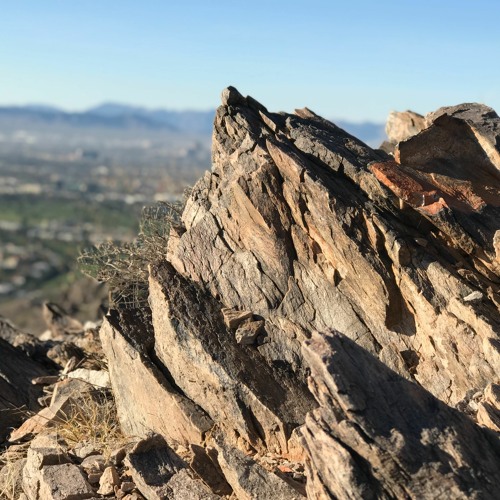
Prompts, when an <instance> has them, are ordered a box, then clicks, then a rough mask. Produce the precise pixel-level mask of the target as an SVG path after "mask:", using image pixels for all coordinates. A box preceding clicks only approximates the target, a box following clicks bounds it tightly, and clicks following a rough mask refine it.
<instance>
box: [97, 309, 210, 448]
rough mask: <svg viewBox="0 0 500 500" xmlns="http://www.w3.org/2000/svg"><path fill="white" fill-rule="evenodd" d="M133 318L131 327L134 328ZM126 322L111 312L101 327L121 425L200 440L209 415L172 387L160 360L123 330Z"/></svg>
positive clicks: (137, 432) (135, 431)
mask: <svg viewBox="0 0 500 500" xmlns="http://www.w3.org/2000/svg"><path fill="white" fill-rule="evenodd" d="M133 321H134V320H133V319H131V321H130V323H129V324H128V327H130V328H133V326H132V325H133V324H134V323H133ZM126 324H127V323H126V322H125V321H122V323H120V319H119V318H118V316H113V315H111V316H109V317H107V318H106V319H105V320H104V322H103V325H102V327H101V331H100V336H101V341H102V346H103V350H104V352H105V354H106V356H107V359H108V366H109V375H110V378H111V384H112V387H113V393H114V395H115V401H116V405H117V408H118V415H119V418H120V423H121V425H122V429H123V430H124V432H125V433H126V434H128V435H131V436H139V437H140V436H145V435H147V434H148V433H150V432H152V431H153V432H157V433H159V434H162V435H163V436H165V437H166V438H167V439H168V440H169V441H170V442H174V443H182V444H186V445H187V444H188V443H201V442H202V441H203V434H204V433H205V432H206V431H207V430H208V429H210V427H211V426H212V422H211V420H210V418H208V417H207V415H206V414H205V413H204V412H203V411H202V410H200V408H199V407H198V406H197V405H196V404H195V403H193V402H192V401H190V400H189V399H188V398H186V397H185V396H183V395H182V394H180V393H179V392H178V391H176V390H175V388H174V387H172V384H171V383H170V382H169V381H168V379H167V378H166V377H165V375H164V373H165V372H164V371H163V370H164V367H163V366H162V365H161V363H158V364H156V363H155V361H154V360H152V359H151V358H150V356H149V355H148V353H147V352H146V351H145V350H141V349H139V348H138V347H137V345H138V344H137V343H135V344H134V343H133V342H131V341H130V340H129V339H130V337H128V336H127V335H126V334H125V333H124V331H123V325H126ZM140 328H143V326H140ZM138 331H140V329H139V328H138ZM145 387H147V390H144V388H145Z"/></svg>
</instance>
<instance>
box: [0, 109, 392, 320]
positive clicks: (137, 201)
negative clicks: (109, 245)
mask: <svg viewBox="0 0 500 500" xmlns="http://www.w3.org/2000/svg"><path fill="white" fill-rule="evenodd" d="M214 113H215V112H214V111H185V112H180V111H175V112H174V111H166V110H153V111H151V110H146V109H143V108H138V107H131V106H124V105H119V104H104V105H101V106H98V107H96V108H93V109H91V110H88V111H85V112H82V113H68V112H65V111H62V110H59V109H57V108H53V107H50V106H24V107H0V314H5V315H9V316H10V317H11V318H12V319H14V320H17V321H18V323H21V325H20V326H23V324H24V323H25V322H27V321H28V319H27V317H26V310H27V308H28V309H32V308H36V306H37V305H39V304H40V302H41V301H42V300H45V298H47V296H50V294H51V290H52V289H61V283H63V284H64V283H72V284H74V283H75V282H76V283H78V282H79V280H80V279H81V277H80V276H79V275H78V271H77V270H76V268H75V260H76V257H77V255H78V253H79V251H80V250H81V249H83V248H86V247H89V246H92V245H96V244H99V243H100V242H103V241H108V240H113V241H130V240H132V239H133V238H134V236H135V235H136V233H137V227H138V219H139V217H140V211H141V208H142V207H143V206H145V205H149V204H152V203H155V202H158V201H173V200H176V199H179V198H180V197H181V196H182V193H183V191H184V189H185V188H186V187H187V186H192V185H193V184H194V183H195V182H196V180H197V179H198V178H199V177H200V176H201V175H202V173H203V172H204V171H205V170H207V169H209V168H210V158H211V150H210V148H211V132H212V122H213V117H214ZM337 124H338V125H339V126H341V127H343V128H345V129H346V130H348V131H349V132H351V133H353V134H354V135H356V136H358V137H360V138H361V139H364V140H365V141H366V142H367V143H369V144H370V145H372V146H373V147H376V146H378V145H379V144H380V143H381V142H382V141H383V139H384V127H383V125H382V124H372V123H364V124H352V123H346V122H337ZM56 285H57V287H56ZM76 286H78V285H76ZM77 295H78V294H77ZM66 306H67V307H68V308H70V309H71V308H72V309H73V310H76V309H78V305H77V304H66ZM28 325H29V326H30V327H31V328H33V325H32V324H29V322H28V323H26V326H28Z"/></svg>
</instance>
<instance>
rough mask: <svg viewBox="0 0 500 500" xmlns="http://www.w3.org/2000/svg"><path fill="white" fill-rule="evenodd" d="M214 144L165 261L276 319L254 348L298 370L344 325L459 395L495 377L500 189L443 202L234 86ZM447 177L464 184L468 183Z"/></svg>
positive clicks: (307, 116)
mask: <svg viewBox="0 0 500 500" xmlns="http://www.w3.org/2000/svg"><path fill="white" fill-rule="evenodd" d="M436 126H437V125H436ZM429 130H432V127H431V128H428V129H426V130H425V131H423V132H422V133H421V134H426V133H428V131H429ZM412 141H420V135H417V136H414V137H413V138H411V139H409V140H408V141H407V143H408V144H411V143H412ZM403 144H406V143H403ZM402 147H403V145H400V148H402ZM421 147H422V148H425V145H424V144H422V145H421ZM213 155H214V165H213V168H212V172H210V173H207V174H206V175H205V177H204V178H203V179H202V180H200V181H199V182H198V184H197V185H196V186H195V187H194V189H193V192H192V195H191V197H190V199H189V200H188V202H187V206H186V209H185V211H184V214H183V221H184V223H185V228H186V230H185V232H184V233H183V234H178V235H174V237H172V239H171V242H170V247H169V253H168V259H169V260H170V262H171V263H172V265H173V266H174V267H175V268H176V270H177V271H178V272H180V273H181V274H183V275H184V276H186V277H187V278H189V279H190V280H192V281H194V282H196V283H199V284H200V285H202V286H204V287H206V288H207V289H208V290H210V292H211V294H212V295H213V296H214V297H218V298H219V300H220V302H221V303H222V304H223V305H224V306H227V307H232V308H240V309H245V310H250V311H252V312H253V313H255V314H258V315H260V316H262V317H263V318H264V319H265V320H266V332H267V335H268V341H269V342H268V343H265V344H263V345H262V346H259V347H258V350H259V352H260V353H261V354H262V355H263V356H264V357H265V358H266V359H267V361H268V362H269V363H273V362H277V361H279V362H286V363H288V365H289V366H290V368H291V369H292V370H293V371H294V372H295V373H297V374H299V373H300V370H301V369H302V368H303V367H304V366H305V365H304V364H303V362H302V359H301V355H300V345H301V342H302V341H303V340H304V339H306V338H308V337H309V336H310V332H312V331H314V330H318V331H323V330H325V329H328V328H335V329H337V330H338V331H340V332H342V333H344V334H345V335H347V336H348V337H349V338H351V339H353V340H355V341H356V342H357V343H358V344H359V345H361V346H362V347H364V348H366V349H367V350H368V351H369V352H372V353H373V354H376V355H377V356H378V357H379V358H380V359H381V360H382V361H384V362H385V363H386V364H388V366H389V367H391V368H392V369H394V370H396V371H397V372H398V373H400V374H401V375H402V376H404V377H407V378H411V379H414V380H416V381H418V382H419V383H420V384H421V385H422V386H423V387H425V388H426V389H427V390H429V391H431V392H432V393H433V394H434V395H436V396H437V397H438V398H440V399H441V400H443V401H445V402H449V403H451V404H455V403H457V402H459V401H460V400H462V399H463V398H465V397H466V396H467V394H468V392H469V391H474V392H476V391H478V390H482V389H484V387H485V386H486V385H487V383H488V382H489V381H490V380H492V379H495V377H497V376H498V366H499V364H500V357H499V351H498V345H497V342H498V333H497V332H498V329H499V325H500V322H499V318H498V313H497V305H496V301H497V300H498V277H497V276H496V275H494V274H492V272H491V271H494V263H493V262H494V258H495V255H494V254H493V253H492V251H491V250H488V249H492V248H493V240H494V238H492V237H491V235H492V234H493V235H494V234H495V231H496V229H495V226H498V220H500V214H499V211H498V210H499V209H498V207H496V206H495V204H494V203H492V204H488V200H490V201H491V198H489V199H486V200H484V206H483V205H480V206H479V205H478V206H476V208H475V209H472V210H471V211H469V213H463V212H461V211H460V207H458V206H452V207H451V208H447V207H442V208H439V209H438V208H436V207H434V205H433V204H434V201H433V199H427V198H426V193H427V191H428V190H427V189H426V186H425V185H423V184H419V183H417V182H414V184H413V185H411V186H410V187H409V188H408V186H407V179H406V177H405V174H406V170H405V169H404V168H403V167H402V165H396V164H395V163H393V162H392V161H391V160H389V159H388V158H386V157H384V156H383V153H380V152H374V151H373V150H371V149H370V148H368V147H367V146H365V145H364V144H362V143H361V142H360V141H357V140H356V139H355V138H353V137H352V136H349V135H348V134H346V133H345V132H343V131H342V130H340V129H338V128H337V127H335V126H334V125H332V124H331V123H329V122H327V121H326V120H323V119H322V118H320V117H318V116H316V115H314V114H313V113H312V112H310V111H308V110H299V111H297V115H284V114H273V113H269V112H267V110H266V109H265V108H264V107H263V106H261V105H260V104H258V103H256V102H255V101H254V100H252V99H251V98H248V99H247V98H243V97H242V96H241V95H239V94H238V93H237V91H235V90H234V89H229V90H228V91H227V92H226V95H225V97H224V103H223V106H221V107H220V108H219V110H218V111H217V116H216V121H215V131H214V145H213ZM429 155H431V152H429ZM454 159H455V157H453V158H452V159H450V161H451V162H453V160H454ZM479 167H480V164H478V167H476V169H475V170H480V168H479ZM384 169H390V172H391V173H393V172H394V173H395V177H394V178H391V177H390V175H389V174H387V170H384ZM490 170H491V169H488V170H487V174H488V175H489V172H490ZM465 173H466V172H465V171H464V170H457V176H462V177H463V176H464V175H465ZM430 175H433V174H430ZM448 175H449V179H448V183H449V184H450V185H454V186H456V188H457V196H458V194H459V192H460V191H459V186H460V185H461V182H462V181H461V180H460V178H454V177H453V176H452V169H451V168H450V169H449V174H448ZM478 175H480V174H478V173H477V172H475V173H474V174H472V173H471V176H478ZM485 175H486V174H485ZM396 176H397V177H396ZM388 178H389V180H388ZM489 178H490V179H491V189H492V190H493V189H496V185H495V183H494V182H493V181H495V179H496V178H494V177H491V176H490V177H489ZM422 197H424V198H425V200H424V202H423V203H424V205H423V206H421V205H419V204H418V201H417V202H414V201H413V199H415V200H416V199H417V198H419V200H420V202H421V200H422ZM402 202H404V203H402ZM450 205H452V204H451V202H450ZM440 207H441V206H440ZM490 214H492V215H495V216H496V217H493V216H492V215H490ZM483 215H484V219H483V218H482V217H483ZM495 220H496V222H495ZM464 221H468V223H467V225H466V224H465V222H464ZM479 221H482V223H481V224H480V223H479ZM472 226H474V227H475V230H474V231H472V230H471V229H470V228H471V227H472ZM485 226H486V228H485ZM488 235H489V236H488ZM488 238H489V240H488ZM464 241H468V242H471V243H470V245H469V246H467V245H466V244H463V242H464ZM486 243H488V246H485V247H484V253H481V252H480V251H479V250H478V249H479V248H480V247H481V246H482V245H485V244H486Z"/></svg>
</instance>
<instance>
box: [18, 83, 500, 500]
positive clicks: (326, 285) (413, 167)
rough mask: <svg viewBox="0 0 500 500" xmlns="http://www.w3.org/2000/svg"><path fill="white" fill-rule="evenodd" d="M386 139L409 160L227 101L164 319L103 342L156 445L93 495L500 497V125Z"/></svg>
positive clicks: (132, 457) (306, 113)
mask: <svg viewBox="0 0 500 500" xmlns="http://www.w3.org/2000/svg"><path fill="white" fill-rule="evenodd" d="M416 118H418V120H416ZM390 128H391V130H393V131H395V132H394V134H393V137H392V139H393V143H392V146H391V147H390V148H385V149H390V150H391V151H393V154H389V153H387V152H386V151H384V150H373V149H371V148H370V147H368V146H367V145H365V144H363V143H362V142H361V141H359V140H358V139H356V138H355V137H353V136H351V135H349V134H348V133H346V132H345V131H343V130H342V129H340V128H339V127H337V126H335V125H334V124H332V123H330V122H328V121H326V120H324V119H323V118H321V117H319V116H317V115H316V114H314V113H313V112H312V111H310V110H308V109H307V108H305V109H302V110H297V111H296V112H295V114H285V113H271V112H269V111H268V110H267V109H266V108H265V107H264V106H262V105H261V104H260V103H258V102H257V101H255V100H254V99H253V98H251V97H243V96H242V95H241V94H240V93H239V92H238V91H237V90H236V89H234V88H232V87H229V88H227V89H226V90H225V91H224V92H223V94H222V105H221V106H220V107H219V109H218V110H217V114H216V117H215V124H214V134H213V166H212V170H211V171H210V172H207V173H206V174H205V176H204V177H203V178H202V179H200V180H199V181H198V183H197V184H196V185H195V186H194V188H193V190H192V191H191V194H190V195H189V197H188V199H187V202H186V205H185V208H184V211H183V213H182V219H181V221H180V222H179V223H175V224H173V225H172V227H171V229H170V237H169V240H168V247H167V248H164V249H163V251H162V252H160V254H159V255H158V258H157V260H156V261H155V262H151V263H150V268H149V303H148V306H147V307H144V308H143V309H136V310H135V309H125V310H123V309H121V310H115V311H110V313H109V314H108V315H107V317H106V318H105V320H104V322H103V325H102V327H101V329H100V340H101V343H102V349H103V353H104V356H105V358H106V360H107V368H108V370H109V375H110V381H111V386H112V390H113V393H114V399H115V401H116V405H117V410H118V417H119V419H120V422H121V427H122V429H123V431H124V432H125V433H126V434H127V435H129V436H134V439H135V440H137V439H143V440H142V441H140V442H139V443H137V444H135V445H134V447H133V448H130V449H129V450H128V451H126V452H123V455H124V456H123V457H122V458H121V459H120V463H124V464H125V465H124V466H123V467H126V469H125V470H121V469H120V471H119V472H120V474H122V475H121V476H120V478H118V479H116V478H115V479H113V478H114V477H115V476H114V475H113V474H115V475H116V474H118V473H117V472H115V473H113V472H112V471H109V472H106V473H104V472H103V471H102V470H101V472H100V474H101V475H100V476H97V477H101V479H100V480H101V481H102V482H103V485H102V486H101V487H100V489H99V491H98V492H97V493H96V492H95V491H94V493H96V494H102V495H104V494H105V493H103V492H104V491H108V490H109V491H114V492H115V493H116V492H118V491H119V492H120V493H119V494H120V495H121V497H124V496H125V495H126V490H127V488H135V489H134V490H133V491H135V492H136V493H134V494H135V495H136V498H140V496H138V495H140V494H142V495H143V496H144V497H145V498H155V499H156V498H178V499H181V498H186V499H187V498H200V499H201V498H207V499H208V498H210V499H212V498H229V497H231V495H232V498H238V499H253V498H256V499H257V498H258V499H260V498H266V499H291V498H303V497H305V496H307V497H308V498H312V499H327V498H415V499H417V498H439V497H449V498H451V497H453V498H478V499H479V498H486V499H489V498H495V496H496V494H497V491H498V489H499V488H500V476H499V475H498V473H497V471H498V470H499V469H500V440H499V436H500V385H499V384H500V317H499V314H498V306H499V304H500V296H499V285H500V271H499V265H500V224H499V221H500V207H499V204H500V195H499V186H500V182H499V181H500V118H499V117H498V116H497V115H496V114H495V112H494V111H493V110H491V109H490V108H487V107H485V106H483V105H479V104H463V105H460V106H455V107H451V108H441V109H440V110H438V111H436V112H435V113H432V114H430V115H428V116H426V117H425V118H424V117H421V116H419V115H416V114H412V113H409V112H408V113H401V114H394V115H391V123H390ZM396 131H397V132H396ZM61 383H62V382H58V384H61ZM56 385H57V384H56ZM42 411H43V410H42ZM40 439H41V438H40ZM31 447H32V448H33V444H32V445H31ZM35 448H36V447H35ZM35 448H33V449H35ZM30 449H31V448H30ZM37 449H38V448H37ZM33 453H35V452H33ZM33 453H31V455H33ZM31 455H29V456H31ZM125 455H126V457H125ZM86 460H87V458H85V459H84V462H85V461H86ZM117 463H118V462H117ZM160 463H163V464H164V467H163V468H162V467H161V466H159V465H158V464H160ZM65 465H66V467H67V468H68V470H69V468H70V465H74V464H71V463H70V462H68V464H65ZM115 465H116V464H115ZM115 465H113V464H107V465H106V467H107V468H109V467H114V466H115ZM82 466H83V462H82V464H80V465H79V467H80V469H78V470H81V469H82ZM30 467H33V465H31V466H30ZM37 467H38V468H37V469H36V471H35V473H34V477H36V478H39V479H37V481H39V483H37V484H41V481H42V480H45V479H44V478H45V477H46V476H47V475H48V474H49V472H50V471H45V470H44V468H43V467H42V468H40V467H39V466H37ZM127 468H128V469H127ZM24 470H25V471H29V470H31V469H29V467H28V468H26V466H25V468H24ZM72 470H73V471H74V473H75V474H77V469H74V468H72ZM106 470H108V469H106ZM127 471H128V472H127ZM154 471H157V472H158V473H157V474H155V473H154ZM91 474H94V475H93V476H91V475H87V476H86V477H87V479H88V481H90V479H91V477H92V478H94V479H95V476H96V474H97V473H96V472H92V473H91ZM47 477H48V476H47ZM117 477H118V476H117ZM128 477H130V479H127V478H128ZM40 478H42V479H40ZM103 478H104V479H103ZM106 478H107V479H106ZM84 479H85V477H84ZM47 481H48V480H47ZM48 484H51V485H53V484H54V481H52V482H50V481H48ZM129 484H132V486H128V485H129ZM85 485H86V483H85ZM39 488H41V486H39ZM45 488H46V490H47V491H49V489H50V488H49V487H48V486H46V487H45ZM85 488H87V486H85ZM106 488H107V489H106ZM26 490H29V485H28V486H27V487H26V488H25V492H26ZM94 490H95V488H94ZM44 491H45V490H44ZM90 491H91V490H89V489H88V488H87V490H85V492H84V493H82V494H83V495H90V493H89V492H90ZM99 492H100V493H99ZM139 492H140V493H139ZM27 494H28V496H29V493H27ZM109 494H110V495H111V494H112V493H109ZM47 495H48V496H47V498H55V497H51V496H50V493H47ZM68 495H70V494H68ZM116 495H118V493H116ZM69 497H70V496H68V498H69ZM121 497H120V498H121ZM30 498H31V497H30ZM71 498H73V497H71ZM75 498H76V497H75ZM81 498H84V496H82V497H81ZM117 498H118V496H117ZM126 498H127V497H126Z"/></svg>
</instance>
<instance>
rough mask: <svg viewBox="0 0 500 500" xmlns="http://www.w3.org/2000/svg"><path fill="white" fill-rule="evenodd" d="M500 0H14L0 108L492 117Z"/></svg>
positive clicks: (8, 10) (7, 21)
mask: <svg viewBox="0 0 500 500" xmlns="http://www.w3.org/2000/svg"><path fill="white" fill-rule="evenodd" d="M499 23H500V0H420V1H418V2H417V1H415V0H411V1H410V0H398V1H392V0H385V1H384V0H379V1H375V0H366V1H365V0H358V1H356V0H345V1H342V2H341V1H336V0H330V1H319V0H307V1H294V0H288V1H281V0H274V1H273V0H267V1H261V0H253V1H239V0H231V1H226V0H212V1H209V0H200V1H194V0H175V1H172V0H142V1H139V0H15V1H9V2H2V5H1V9H0V104H25V103H47V104H54V105H58V106H62V107H64V108H69V109H83V108H85V107H89V106H92V105H95V104H98V103H101V102H103V101H114V102H124V103H130V104H138V105H144V106H148V107H164V108H170V109H186V108H190V109H209V108H213V107H215V106H217V105H218V104H219V96H220V92H221V90H222V89H223V88H224V87H226V86H228V85H234V86H236V87H237V88H238V89H239V90H240V91H241V92H242V93H243V94H250V95H252V96H253V97H255V98H256V99H257V100H259V101H261V102H262V103H263V104H265V105H266V106H267V107H268V108H269V109H270V110H273V111H276V110H284V111H292V110H293V109H294V108H296V107H303V106H308V107H309V108H311V109H313V110H314V111H316V112H318V113H320V114H322V115H324V116H326V117H328V118H344V119H351V120H358V121H359V120H365V119H367V120H377V121H384V120H385V118H386V116H387V114H388V112H389V111H390V110H391V109H399V110H404V109H414V110H415V111H419V112H421V113H426V112H428V111H431V110H433V109H435V108H437V107H439V106H442V105H450V104H457V103H459V102H464V101H479V102H484V103H486V104H489V105H490V106H492V107H494V108H496V110H497V112H500V28H499Z"/></svg>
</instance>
